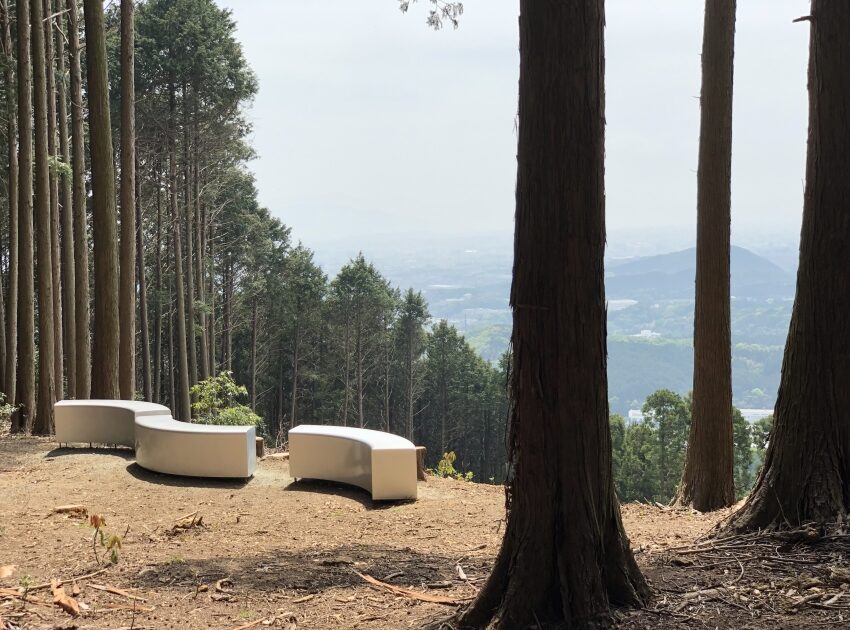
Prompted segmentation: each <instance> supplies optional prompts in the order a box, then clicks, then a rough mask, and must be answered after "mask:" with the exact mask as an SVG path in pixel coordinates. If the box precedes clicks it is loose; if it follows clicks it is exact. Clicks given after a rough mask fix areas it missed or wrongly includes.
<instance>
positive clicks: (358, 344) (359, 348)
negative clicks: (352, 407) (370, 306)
mask: <svg viewBox="0 0 850 630" xmlns="http://www.w3.org/2000/svg"><path fill="white" fill-rule="evenodd" d="M362 334H363V331H362V326H361V324H360V322H359V321H358V322H357V339H356V341H355V344H354V351H355V352H356V353H357V361H356V363H355V366H356V368H357V374H356V375H355V378H356V379H357V426H359V427H360V428H361V429H362V428H363V427H364V426H365V420H366V418H365V416H364V415H363V398H364V395H365V392H364V387H363V337H362Z"/></svg>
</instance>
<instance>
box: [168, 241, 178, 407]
mask: <svg viewBox="0 0 850 630" xmlns="http://www.w3.org/2000/svg"><path fill="white" fill-rule="evenodd" d="M171 238H172V243H171V246H172V247H171V251H172V254H173V252H174V242H173V238H174V235H173V234H172V236H171ZM173 271H174V267H172V274H171V277H170V278H169V279H168V295H169V300H168V392H169V395H168V405H169V407H171V408H172V409H173V410H174V413H175V414H176V413H178V411H179V409H178V405H177V369H176V368H175V366H174V336H175V335H176V334H177V331H176V327H175V326H174V319H175V309H174V307H173V306H172V304H173V303H174V302H175V301H176V299H177V298H176V296H175V295H174V272H173Z"/></svg>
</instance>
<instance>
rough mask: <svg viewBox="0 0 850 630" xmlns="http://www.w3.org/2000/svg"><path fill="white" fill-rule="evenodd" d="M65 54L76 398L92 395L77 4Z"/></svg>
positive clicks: (71, 3) (71, 9)
mask: <svg viewBox="0 0 850 630" xmlns="http://www.w3.org/2000/svg"><path fill="white" fill-rule="evenodd" d="M67 6H68V13H67V15H68V52H69V54H70V65H71V156H72V159H71V167H72V176H71V179H72V184H73V199H72V203H73V214H74V284H75V286H76V290H77V294H76V297H75V300H74V310H75V313H74V319H75V324H76V334H75V335H74V337H75V340H76V344H77V347H76V351H75V352H74V354H75V355H76V359H77V361H76V372H77V387H76V389H77V391H76V396H77V398H81V399H86V398H88V397H89V396H90V395H91V310H90V306H89V305H90V300H91V298H90V297H89V237H88V219H87V214H88V213H87V211H86V156H85V131H84V126H83V78H82V68H81V66H80V27H79V10H78V8H77V0H67Z"/></svg>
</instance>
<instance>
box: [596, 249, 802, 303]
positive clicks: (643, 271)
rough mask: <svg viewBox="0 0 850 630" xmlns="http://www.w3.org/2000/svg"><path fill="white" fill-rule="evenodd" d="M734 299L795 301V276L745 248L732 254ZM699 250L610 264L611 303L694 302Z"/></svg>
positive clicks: (607, 280) (607, 273)
mask: <svg viewBox="0 0 850 630" xmlns="http://www.w3.org/2000/svg"><path fill="white" fill-rule="evenodd" d="M731 272H732V295H733V296H735V297H736V298H737V299H746V298H755V299H765V298H779V299H782V298H791V297H793V296H794V276H793V274H791V273H789V272H787V271H785V270H784V269H782V268H781V267H779V266H778V265H776V264H774V263H773V262H771V261H769V260H768V259H767V258H764V257H762V256H759V255H758V254H755V253H753V252H751V251H750V250H748V249H744V248H743V247H736V246H733V247H732V250H731ZM695 275H696V248H695V247H690V248H688V249H683V250H680V251H676V252H670V253H668V254H659V255H657V256H643V257H638V258H626V259H612V260H608V261H606V271H605V289H606V294H607V296H608V299H651V300H659V299H668V300H669V299H693V297H694V281H695Z"/></svg>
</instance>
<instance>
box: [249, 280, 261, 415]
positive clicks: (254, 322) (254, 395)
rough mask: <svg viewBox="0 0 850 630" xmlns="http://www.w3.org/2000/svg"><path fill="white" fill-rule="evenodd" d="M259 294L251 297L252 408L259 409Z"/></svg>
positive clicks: (253, 409)
mask: <svg viewBox="0 0 850 630" xmlns="http://www.w3.org/2000/svg"><path fill="white" fill-rule="evenodd" d="M259 323H260V322H259V319H258V317H257V296H256V295H255V296H254V297H253V298H252V299H251V410H252V411H256V410H257V327H258V326H259Z"/></svg>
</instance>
